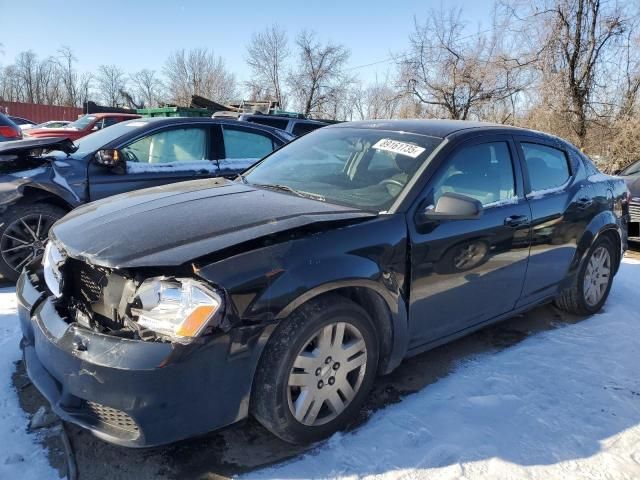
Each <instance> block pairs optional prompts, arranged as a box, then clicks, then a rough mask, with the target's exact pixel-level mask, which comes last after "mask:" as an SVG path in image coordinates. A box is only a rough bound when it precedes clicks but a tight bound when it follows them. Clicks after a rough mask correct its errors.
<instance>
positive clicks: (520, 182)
mask: <svg viewBox="0 0 640 480" xmlns="http://www.w3.org/2000/svg"><path fill="white" fill-rule="evenodd" d="M346 127H348V125H345V124H341V125H336V126H330V127H326V128H346ZM357 127H358V128H380V129H383V130H404V131H412V132H413V133H418V134H426V135H430V136H433V135H440V136H442V137H444V138H446V142H444V143H443V144H442V148H441V149H440V150H439V151H438V152H437V153H436V155H435V157H434V158H433V160H432V162H430V163H429V164H428V165H426V167H425V168H424V171H423V172H421V175H420V176H419V178H417V180H416V181H415V182H414V183H413V184H412V185H410V191H409V192H406V193H405V194H404V195H401V196H400V197H399V198H398V201H397V202H396V203H395V205H394V206H393V207H392V208H391V209H390V210H389V211H387V212H384V213H378V214H375V213H372V212H364V211H357V210H353V209H349V208H346V207H341V206H337V205H332V204H328V203H321V202H317V201H315V200H310V199H306V198H300V197H296V196H293V195H292V194H288V193H281V192H275V191H271V190H266V189H260V188H256V187H253V186H251V185H245V184H243V183H241V182H239V181H238V182H235V183H231V182H227V181H216V183H215V184H211V185H207V184H206V182H198V181H195V182H189V183H184V184H180V185H171V186H164V187H158V188H154V189H150V190H144V191H140V192H134V193H129V194H123V195H120V196H117V197H112V198H111V199H110V200H109V201H101V202H97V203H94V204H90V205H87V206H86V207H82V208H81V209H78V210H76V211H75V212H74V213H72V214H71V215H69V216H68V217H66V218H65V219H64V220H63V221H61V222H59V223H58V224H57V226H55V227H54V229H53V230H52V232H53V235H52V238H53V239H54V241H55V242H57V243H58V244H59V245H60V246H61V248H62V249H64V250H66V251H67V252H68V253H69V255H70V256H72V257H77V258H78V259H82V261H84V262H88V263H90V264H92V265H102V266H104V267H106V268H116V269H117V270H118V271H119V272H121V273H122V274H125V275H136V274H138V275H143V276H144V275H146V276H151V275H158V274H164V275H177V274H178V273H177V272H180V274H181V275H184V274H185V273H186V272H190V273H191V274H192V275H194V276H196V277H200V278H202V279H204V280H206V281H207V282H209V283H211V284H212V285H215V286H216V287H218V288H222V289H224V292H225V298H226V300H227V303H226V311H225V316H226V317H227V323H226V324H225V328H224V329H222V330H220V331H217V332H213V333H212V334H211V335H209V336H205V337H201V338H199V339H198V341H197V342H196V343H194V344H193V345H189V346H186V347H185V346H184V345H181V344H178V343H171V344H169V343H158V342H145V341H143V340H133V339H121V338H115V339H114V337H111V336H109V335H104V334H99V333H96V332H94V331H90V330H88V329H85V328H83V327H79V326H75V325H71V326H69V325H67V324H66V323H65V322H64V321H62V320H61V319H60V318H59V317H60V314H59V313H58V312H57V311H56V310H55V308H53V301H52V299H51V298H47V295H46V287H45V286H44V285H43V284H42V281H41V279H40V278H39V276H38V274H37V272H25V273H24V274H23V276H22V277H21V279H20V283H19V286H18V298H19V312H20V318H21V322H22V327H23V332H24V339H23V348H24V351H25V357H26V359H27V365H28V369H29V373H30V375H31V376H32V378H33V379H34V383H35V384H36V385H37V386H38V387H39V388H40V389H41V390H43V391H44V393H45V395H46V396H47V398H49V400H50V401H51V402H52V405H53V407H54V410H56V411H57V412H59V413H61V414H62V415H63V417H64V418H66V419H67V420H70V421H73V422H75V423H78V424H81V425H83V426H85V427H86V428H89V429H91V430H92V431H94V432H95V433H96V434H97V435H99V436H101V437H102V438H105V439H107V440H109V441H111V442H114V443H119V444H122V445H128V446H147V445H153V444H158V443H166V442H171V441H175V440H178V439H181V438H185V437H189V436H192V435H195V434H198V433H202V432H204V431H207V430H212V429H215V428H218V427H221V426H223V425H226V424H228V423H232V422H234V421H236V420H238V419H241V418H244V417H245V416H246V415H247V414H248V406H249V403H250V398H251V397H250V395H251V382H252V379H253V374H254V371H255V368H256V366H257V363H258V361H259V358H260V353H261V351H262V349H263V348H264V345H265V344H266V342H267V341H268V339H269V336H270V334H271V332H272V331H273V329H274V328H275V326H276V325H277V324H278V322H280V321H281V320H282V319H284V318H286V317H287V315H288V314H289V313H291V312H292V311H293V310H295V308H296V307H298V306H299V305H301V304H303V303H304V302H306V301H308V300H309V299H311V298H313V297H315V296H317V295H322V294H323V293H326V292H328V291H337V292H342V293H343V294H345V295H349V296H350V297H352V298H360V299H362V298H364V299H366V300H367V302H366V304H367V306H370V304H371V303H375V302H372V301H371V299H372V298H373V299H375V300H379V302H380V305H382V306H383V308H382V309H380V310H378V311H377V312H375V313H376V315H377V319H378V321H379V322H381V323H382V324H384V325H387V326H388V329H387V330H386V331H388V332H390V334H389V335H390V337H391V339H388V340H390V341H389V342H388V343H389V351H388V352H387V353H386V355H385V358H384V360H383V364H382V366H381V372H383V373H384V372H389V371H391V370H392V369H393V368H394V367H396V366H397V365H398V363H399V362H400V361H401V359H402V358H404V357H406V356H408V355H413V354H416V353H419V352H422V351H424V350H427V349H429V348H432V347H434V346H436V345H440V344H442V343H445V342H447V341H450V340H451V339H453V338H457V337H459V336H461V335H464V334H466V333H469V332H471V331H473V330H476V329H478V328H481V327H483V326H485V325H488V324H491V323H493V322H496V321H499V320H501V319H503V318H506V317H508V316H510V315H513V314H514V313H516V312H520V311H523V310H525V309H528V308H531V307H532V306H534V305H537V304H539V303H541V302H544V301H548V300H550V299H552V298H553V297H554V296H555V295H556V294H557V293H558V291H559V289H560V288H562V287H563V286H566V285H567V283H568V282H570V281H571V280H572V278H573V276H574V275H575V274H576V272H577V271H578V269H579V267H580V265H581V264H582V263H583V262H584V259H585V258H586V254H587V251H588V249H589V247H590V246H591V245H592V244H593V242H594V241H595V240H596V239H597V238H598V237H599V236H601V235H612V238H615V243H616V244H617V247H619V250H618V251H619V254H620V255H618V256H617V258H616V259H615V260H616V265H615V266H616V268H617V265H618V264H619V262H620V260H621V257H622V253H623V251H624V249H625V248H626V219H627V215H628V211H627V205H626V203H625V202H626V186H625V185H624V183H623V182H622V181H621V180H619V179H616V178H614V177H608V176H606V175H603V174H600V173H597V172H592V171H589V170H588V169H587V168H586V167H585V161H584V159H583V158H582V157H581V154H579V152H576V151H575V150H574V149H573V147H571V146H570V145H568V144H567V143H565V142H564V141H561V140H559V139H556V138H554V137H550V136H548V135H544V134H539V133H536V132H529V131H526V130H521V129H515V128H507V127H503V126H487V125H485V124H474V123H468V122H448V121H447V122H418V121H399V122H393V121H379V122H378V121H372V122H357ZM309 135H313V133H311V134H309ZM523 138H526V139H527V141H533V142H542V143H548V144H551V145H553V146H555V147H556V148H559V149H561V150H563V151H565V152H566V155H567V156H568V158H569V161H570V163H571V178H570V179H569V181H568V182H567V184H566V185H565V186H563V187H562V188H561V189H558V190H557V191H552V192H537V193H536V192H531V191H530V188H529V184H528V179H527V175H526V164H525V163H524V159H523V158H522V152H521V149H520V148H519V143H518V142H519V141H520V140H521V139H523ZM496 139H498V140H500V141H505V142H507V143H508V144H509V148H510V150H511V154H512V157H513V158H512V160H513V167H514V171H515V183H516V193H517V196H518V200H517V201H513V202H511V203H505V204H500V205H496V206H495V207H492V208H490V209H485V212H484V213H483V215H482V216H481V217H480V218H479V219H475V220H444V221H436V222H433V223H431V224H429V223H424V222H422V221H421V222H417V221H416V215H417V213H418V212H419V211H421V209H422V208H423V207H424V204H425V202H426V201H428V199H429V195H430V188H431V187H430V183H429V182H430V180H431V178H432V176H433V175H434V173H435V172H437V171H438V169H439V168H440V167H441V166H442V165H443V162H445V161H446V159H447V158H448V157H449V155H450V154H451V153H452V152H454V151H455V150H456V149H457V148H459V147H460V146H461V145H464V144H466V143H469V142H471V143H473V142H476V143H477V142H485V141H492V140H496ZM584 199H587V200H588V201H583V200H584ZM216 206H218V207H219V209H218V211H216ZM118 211H120V212H121V213H118ZM187 211H189V212H192V213H191V215H192V216H189V215H185V213H186V212H187ZM200 212H207V213H208V214H209V219H210V221H209V222H207V221H206V218H205V217H206V215H205V213H200ZM513 218H516V219H518V218H519V220H518V221H511V220H510V219H513ZM101 225H104V226H103V228H102V229H101V228H100V226H101ZM78 230H80V231H84V233H86V235H82V236H81V235H77V233H76V232H77V231H78ZM110 232H118V233H117V235H114V234H111V233H110ZM101 234H102V238H101ZM473 243H477V244H478V245H483V247H482V248H483V249H484V248H485V247H486V250H483V251H486V255H484V257H482V258H479V259H478V260H477V262H475V263H472V264H470V265H466V266H465V267H464V268H458V267H456V266H455V265H452V262H451V258H452V252H453V251H455V250H456V249H460V248H466V246H468V245H469V244H473ZM559 272H560V273H563V275H559ZM380 330H381V331H382V329H380ZM105 337H107V338H105ZM72 339H75V340H76V341H79V342H80V343H81V344H82V345H86V346H87V349H86V350H85V351H82V352H81V353H78V352H76V351H75V350H73V349H74V348H76V347H75V346H74V345H76V344H74V343H73V341H71V340H72ZM103 343H112V346H113V352H114V353H113V355H110V354H107V353H106V352H108V351H109V349H107V348H104V346H103ZM149 343H151V346H149V345H148V344H149ZM155 348H157V351H155V353H149V354H148V355H146V354H144V352H145V351H146V350H147V349H149V351H150V352H151V351H152V350H153V349H155ZM116 357H117V358H116ZM77 358H82V360H83V361H82V362H81V364H78V361H77ZM150 359H155V360H154V363H153V364H150V363H149V362H150V361H151V360H150ZM52 363H55V364H56V365H57V367H50V365H52ZM205 364H206V366H205ZM30 365H31V366H30ZM41 367H42V368H41ZM117 367H124V368H117ZM190 367H193V368H190ZM195 369H198V371H199V372H201V373H200V375H199V376H197V378H194V377H193V376H190V374H189V373H188V372H191V371H193V370H195ZM83 371H84V373H83ZM160 379H161V380H160ZM101 381H106V382H107V383H108V385H109V389H108V391H107V390H106V389H105V387H104V386H102V384H101V383H100V382H101ZM52 385H53V387H52ZM54 387H55V388H54ZM194 389H197V391H196V390H194ZM185 392H187V394H188V396H189V397H190V398H192V397H197V398H195V400H194V403H193V408H192V409H191V410H190V412H189V413H188V414H186V413H184V411H183V408H184V406H185V404H184V403H181V402H184V401H185V400H184V399H185ZM85 400H90V401H93V402H98V403H102V404H104V405H106V406H108V407H111V408H115V409H117V410H120V411H123V412H126V413H127V414H128V415H129V416H131V417H132V418H133V419H134V421H135V422H136V424H137V425H138V426H139V429H140V431H139V433H138V434H137V436H136V437H135V438H132V437H131V436H127V435H128V434H126V433H122V432H120V433H118V431H115V432H114V431H113V430H112V429H110V428H111V427H109V425H105V424H104V423H101V422H97V423H96V422H95V419H94V420H91V421H88V420H87V417H86V411H84V410H76V411H74V410H69V409H68V408H66V407H67V406H68V405H69V404H74V402H76V405H80V407H79V408H81V407H82V405H83V404H84V403H83V402H84V401H85ZM218 404H219V405H220V408H219V411H217V413H215V407H216V405H218ZM141 405H144V406H145V408H144V409H141V407H140V406H141ZM175 419H180V420H181V421H180V422H177V421H174V420H175ZM194 419H197V420H194ZM92 422H93V423H92Z"/></svg>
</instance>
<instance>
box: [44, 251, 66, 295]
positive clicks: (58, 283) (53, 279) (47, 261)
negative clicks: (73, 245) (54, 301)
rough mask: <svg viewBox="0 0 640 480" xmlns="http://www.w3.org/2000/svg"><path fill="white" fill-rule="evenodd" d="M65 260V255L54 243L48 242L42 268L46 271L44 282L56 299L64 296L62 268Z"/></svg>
mask: <svg viewBox="0 0 640 480" xmlns="http://www.w3.org/2000/svg"><path fill="white" fill-rule="evenodd" d="M64 260H65V256H64V254H63V253H62V252H61V251H60V250H59V249H58V247H56V246H55V245H54V244H53V242H52V241H48V242H47V246H46V247H45V249H44V258H43V260H42V267H43V270H44V281H45V283H46V284H47V287H48V288H49V291H51V293H53V295H55V296H56V297H59V296H60V295H62V273H61V272H60V267H61V266H62V264H63V263H64Z"/></svg>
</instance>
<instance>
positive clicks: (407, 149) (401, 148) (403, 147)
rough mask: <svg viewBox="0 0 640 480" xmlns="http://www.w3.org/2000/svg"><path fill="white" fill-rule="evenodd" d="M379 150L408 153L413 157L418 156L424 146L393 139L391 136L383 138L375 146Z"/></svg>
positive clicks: (407, 154) (401, 153)
mask: <svg viewBox="0 0 640 480" xmlns="http://www.w3.org/2000/svg"><path fill="white" fill-rule="evenodd" d="M373 148H375V149H377V150H385V151H387V152H393V153H399V154H400V155H406V156H408V157H411V158H418V157H419V156H420V154H421V153H422V152H424V148H422V147H419V146H417V145H413V144H411V143H405V142H398V141H397V140H391V139H390V138H383V139H382V140H378V142H377V143H376V144H375V145H374V146H373Z"/></svg>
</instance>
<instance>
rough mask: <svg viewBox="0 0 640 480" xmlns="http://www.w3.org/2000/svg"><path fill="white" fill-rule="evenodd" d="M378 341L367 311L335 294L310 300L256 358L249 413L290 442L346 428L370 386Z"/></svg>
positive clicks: (374, 371)
mask: <svg viewBox="0 0 640 480" xmlns="http://www.w3.org/2000/svg"><path fill="white" fill-rule="evenodd" d="M378 351H379V349H378V340H377V337H376V333H375V330H374V327H373V323H372V321H371V319H370V318H369V316H368V314H367V313H366V312H365V311H364V309H362V308H361V307H360V306H359V305H357V304H356V303H354V302H352V301H350V300H348V299H345V298H343V297H340V296H337V295H336V296H333V295H331V296H327V297H325V298H323V299H319V300H312V301H311V302H309V303H308V304H306V305H303V306H302V307H300V308H299V309H298V310H296V312H294V313H293V314H292V315H291V316H290V317H289V318H288V319H286V320H284V321H283V323H282V324H281V325H280V326H279V327H278V329H277V330H276V331H275V332H274V334H273V336H272V338H271V339H270V340H269V343H268V345H267V346H266V347H265V352H264V354H263V357H262V359H261V362H260V365H259V367H258V371H257V373H256V378H255V381H254V391H253V398H252V412H253V415H254V416H255V417H256V418H257V419H258V421H259V422H260V423H262V424H263V425H264V426H265V427H266V428H267V429H268V430H270V431H271V432H272V433H274V434H275V435H277V436H278V437H280V438H282V439H283V440H285V441H288V442H290V443H309V442H314V441H317V440H321V439H323V438H325V437H327V436H329V435H331V434H332V433H334V432H336V431H338V430H340V429H343V428H344V427H346V426H347V425H348V424H349V423H350V422H351V421H352V420H353V419H354V418H356V416H357V413H358V411H359V409H360V407H361V406H362V404H363V402H364V400H365V399H366V396H367V394H368V392H369V390H370V389H371V386H372V384H373V381H374V379H375V376H376V370H377V365H378Z"/></svg>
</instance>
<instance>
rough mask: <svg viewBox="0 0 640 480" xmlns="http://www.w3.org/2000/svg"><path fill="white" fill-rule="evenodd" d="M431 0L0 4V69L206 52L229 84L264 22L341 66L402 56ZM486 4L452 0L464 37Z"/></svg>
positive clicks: (372, 71)
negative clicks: (20, 58) (311, 41)
mask: <svg viewBox="0 0 640 480" xmlns="http://www.w3.org/2000/svg"><path fill="white" fill-rule="evenodd" d="M440 4H441V2H440V0H392V1H389V0H385V1H381V0H368V1H362V0H359V1H349V0H341V1H336V0H322V1H319V0H311V1H309V0H307V1H304V0H298V1H291V0H282V1H277V0H272V1H264V0H262V1H260V0H237V1H228V0H227V1H214V0H211V1H206V2H205V1H195V0H173V1H168V0H155V1H151V0H144V1H143V0H140V1H134V0H129V1H122V0H107V1H91V0H85V1H76V0H63V1H59V2H52V1H49V2H45V1H40V0H29V1H25V0H0V43H2V44H3V47H2V50H3V53H0V64H7V63H10V62H12V61H13V58H14V57H15V55H16V54H17V53H18V52H20V51H23V50H29V49H32V50H34V51H35V52H36V53H37V54H38V55H40V56H47V55H54V54H55V53H56V50H57V49H58V48H59V47H60V46H61V45H69V46H71V48H72V49H73V51H74V53H75V55H76V57H77V58H78V68H79V69H80V70H83V71H84V70H95V69H96V68H97V66H98V65H101V64H111V63H113V64H117V65H119V66H120V67H122V68H123V69H125V70H126V71H127V72H133V71H136V70H140V69H142V68H151V69H156V70H161V69H162V64H163V62H164V60H165V59H166V57H167V56H168V54H169V53H170V52H171V51H173V50H176V49H179V48H186V49H188V48H193V47H207V48H210V49H213V50H214V51H215V53H216V54H218V55H220V56H222V57H223V58H224V59H225V61H226V63H227V66H228V67H229V69H230V70H231V71H233V72H234V73H235V74H236V76H237V77H238V79H239V80H244V79H246V78H247V77H248V71H247V67H246V65H245V62H244V58H245V45H246V43H247V40H248V39H249V38H250V36H251V33H252V32H253V31H255V30H260V29H262V28H264V27H266V26H269V25H271V24H272V23H278V24H280V25H281V26H283V27H285V28H286V29H287V30H288V31H289V33H290V36H291V37H293V35H294V34H295V33H296V32H297V31H299V30H301V29H305V28H306V29H312V30H315V31H317V32H318V34H319V36H320V38H321V39H322V40H324V41H326V40H330V41H332V42H336V43H343V44H345V45H346V46H347V47H348V48H350V49H351V53H352V55H351V60H350V66H352V67H356V66H360V65H364V64H369V63H372V62H377V61H380V60H383V59H385V58H387V57H388V56H389V54H390V53H391V54H394V53H400V52H402V51H403V50H404V49H406V47H407V43H408V35H409V33H410V32H411V31H412V29H413V18H414V15H415V16H417V17H418V18H419V19H425V18H426V17H427V15H428V13H429V10H430V9H431V8H433V7H438V6H439V5H440ZM491 4H492V3H491V1H490V0H476V1H473V0H466V1H465V0H454V1H452V2H446V5H460V6H461V7H462V8H463V11H464V16H465V18H466V20H467V21H468V22H469V28H470V29H473V30H476V29H477V28H482V26H483V25H484V24H485V22H487V21H488V18H489V15H490V11H491ZM392 67H393V64H392V63H386V64H384V63H383V64H377V65H373V66H370V67H366V68H358V69H354V70H353V73H358V74H359V75H360V76H361V78H362V79H363V80H364V81H370V80H372V79H373V78H375V76H376V75H378V76H384V73H385V72H386V71H387V70H388V69H391V68H392Z"/></svg>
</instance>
